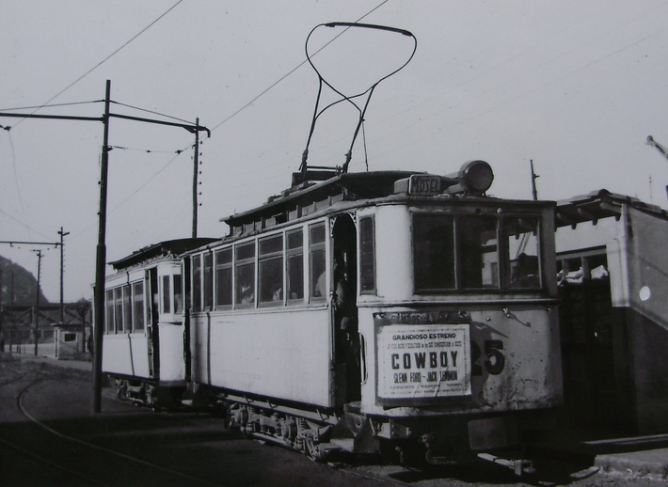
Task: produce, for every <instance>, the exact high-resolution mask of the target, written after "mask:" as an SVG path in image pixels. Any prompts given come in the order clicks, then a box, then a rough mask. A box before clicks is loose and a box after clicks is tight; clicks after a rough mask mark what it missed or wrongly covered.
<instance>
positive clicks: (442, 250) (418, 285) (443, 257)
mask: <svg viewBox="0 0 668 487" xmlns="http://www.w3.org/2000/svg"><path fill="white" fill-rule="evenodd" d="M454 249H455V246H454V225H453V219H452V217H448V216H441V215H415V218H414V220H413V252H414V259H413V263H414V265H415V290H416V291H438V290H443V289H454V287H455V257H454Z"/></svg>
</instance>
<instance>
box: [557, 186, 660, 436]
mask: <svg viewBox="0 0 668 487" xmlns="http://www.w3.org/2000/svg"><path fill="white" fill-rule="evenodd" d="M555 216H556V226H557V230H556V250H557V269H558V271H559V273H558V279H559V290H560V298H561V304H560V320H561V347H562V362H563V374H564V405H565V407H564V413H565V416H566V418H565V419H566V420H567V422H568V423H569V424H571V425H572V426H574V427H575V428H578V429H582V430H589V431H596V432H607V433H610V434H641V435H642V434H653V433H665V432H668V414H666V410H667V406H668V360H667V359H666V353H667V352H668V295H667V293H666V291H667V290H668V252H666V243H667V242H668V212H666V211H665V210H663V209H661V208H659V207H656V206H653V205H649V204H646V203H643V202H641V201H639V200H637V199H635V198H631V197H627V196H621V195H616V194H612V193H609V192H608V191H606V190H601V191H597V192H593V193H590V194H588V195H585V196H578V197H574V198H572V199H569V200H567V201H561V202H559V203H558V204H557V207H556V213H555Z"/></svg>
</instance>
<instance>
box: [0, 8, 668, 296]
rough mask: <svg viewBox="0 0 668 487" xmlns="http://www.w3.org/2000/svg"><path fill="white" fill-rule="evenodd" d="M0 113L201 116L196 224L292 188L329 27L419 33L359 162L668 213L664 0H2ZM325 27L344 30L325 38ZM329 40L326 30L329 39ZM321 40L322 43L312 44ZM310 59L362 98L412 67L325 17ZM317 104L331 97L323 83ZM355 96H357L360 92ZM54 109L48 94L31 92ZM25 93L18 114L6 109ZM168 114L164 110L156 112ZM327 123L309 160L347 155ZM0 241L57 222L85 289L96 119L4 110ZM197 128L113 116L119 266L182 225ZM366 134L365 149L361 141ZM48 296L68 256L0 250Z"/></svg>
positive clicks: (340, 118)
mask: <svg viewBox="0 0 668 487" xmlns="http://www.w3.org/2000/svg"><path fill="white" fill-rule="evenodd" d="M0 9H1V11H2V15H0V87H1V88H0V113H38V114H44V115H73V116H83V117H101V116H102V114H103V112H104V104H103V103H102V100H103V99H104V97H105V85H106V81H107V80H110V81H111V100H112V105H111V111H112V113H117V114H125V115H131V116H136V117H144V118H152V119H155V120H167V121H173V122H178V123H184V122H187V123H192V124H194V123H195V121H196V119H198V118H199V123H200V124H201V125H203V126H205V127H207V128H208V129H210V130H211V137H210V138H208V137H207V136H206V133H202V135H201V144H200V146H199V152H200V154H201V156H200V162H201V164H200V166H199V171H198V172H199V174H198V179H199V182H200V184H199V185H198V193H201V194H199V195H198V199H199V202H200V204H201V206H200V207H199V208H198V235H199V236H202V237H204V236H207V237H223V236H225V235H226V234H227V232H228V229H227V227H226V225H225V224H224V223H222V222H220V219H221V218H224V217H226V216H229V215H231V214H233V213H235V212H241V211H246V210H249V209H251V208H253V207H255V206H257V205H260V204H262V203H263V202H265V201H266V200H267V198H268V197H269V196H271V195H275V194H278V193H280V192H281V191H282V190H284V189H286V188H287V187H289V185H290V180H291V173H292V172H294V171H297V170H298V169H299V166H300V163H301V158H302V152H303V151H304V149H305V147H306V142H307V138H308V134H309V129H310V126H311V120H312V116H313V112H314V107H315V100H316V95H317V92H318V76H317V75H316V73H315V71H314V70H313V69H312V68H311V66H310V65H309V64H308V63H306V62H305V61H306V54H305V42H306V39H307V37H308V36H309V33H310V32H311V31H312V30H313V29H314V28H315V27H316V26H318V25H320V24H323V23H328V22H356V21H360V22H365V23H370V24H378V25H386V26H392V27H396V28H400V29H405V30H408V31H410V32H412V33H413V35H414V36H415V38H416V39H417V51H416V53H415V55H414V57H413V58H412V60H411V62H410V63H409V64H408V65H407V66H406V67H405V68H404V69H403V70H401V71H399V72H398V73H396V74H395V75H393V76H391V77H389V78H387V79H385V80H384V81H382V82H381V83H380V84H379V85H378V86H377V88H376V89H375V91H374V93H373V96H372V98H371V100H370V101H369V106H368V109H367V112H366V116H365V122H364V137H362V136H361V135H360V136H359V137H358V139H357V141H356V143H355V146H354V149H353V159H352V162H351V164H350V167H349V170H350V171H366V170H367V166H368V170H371V171H376V170H395V169H401V170H416V171H428V172H431V173H435V174H451V173H454V172H456V171H457V170H458V169H459V167H460V166H461V165H462V164H463V163H464V162H466V161H469V160H474V159H483V160H485V161H487V162H489V163H490V164H491V165H492V167H493V169H494V171H495V180H494V185H493V186H492V188H491V189H490V191H489V193H491V194H493V195H495V196H499V197H507V198H526V199H530V198H531V197H532V187H531V173H530V161H533V164H534V167H535V171H536V173H537V174H538V175H539V176H540V177H539V178H538V179H537V180H536V185H537V190H538V196H539V198H540V199H547V200H563V199H567V198H570V197H572V196H575V195H582V194H586V193H589V192H591V191H595V190H599V189H602V188H605V189H607V190H609V191H612V192H615V193H620V194H623V195H628V196H634V197H637V198H640V199H641V200H643V201H646V202H648V203H653V204H655V205H658V206H661V207H663V208H666V207H668V198H667V192H666V185H668V160H666V158H664V157H663V156H662V155H661V154H660V153H659V152H658V151H657V150H656V149H655V148H653V147H650V146H648V145H647V144H646V143H645V142H646V139H647V136H648V135H652V136H653V137H654V139H655V140H656V141H657V142H659V143H663V144H664V145H668V123H667V122H668V98H667V96H666V95H667V94H668V89H667V88H668V63H667V62H666V59H668V55H667V54H668V2H666V1H659V0H635V1H633V2H631V1H628V0H620V1H611V0H606V1H594V0H587V1H582V0H560V1H556V0H555V1H543V0H507V1H503V2H493V1H487V0H467V1H466V2H462V1H459V0H354V1H353V0H336V1H335V0H301V1H296V0H284V1H281V2H268V1H259V0H247V1H244V2H239V1H231V0H181V1H178V0H145V1H142V2H136V1H133V0H107V1H105V2H91V1H88V0H62V1H59V2H53V1H51V0H25V1H21V2H10V1H8V0H0ZM334 38H335V40H333V41H332V39H334ZM330 41H332V42H330ZM323 46H324V48H323V49H322V51H319V52H317V54H314V53H316V51H318V50H319V49H320V48H321V47H323ZM308 47H309V52H310V53H311V54H314V56H313V58H312V60H313V63H314V64H315V65H316V67H317V68H318V71H320V72H321V74H322V75H323V76H324V77H325V79H326V80H327V81H328V82H330V83H331V84H332V85H333V86H334V87H335V88H337V90H339V91H341V92H342V93H344V94H348V95H350V94H356V93H359V92H362V91H364V90H366V89H367V88H368V87H369V86H370V85H371V84H373V83H375V82H376V81H377V80H378V79H379V78H381V77H383V76H385V75H386V74H389V73H390V72H392V71H394V70H395V69H396V68H398V67H399V66H401V65H402V64H403V63H404V62H405V61H406V60H407V59H408V58H409V57H410V55H411V52H412V49H413V44H412V40H411V38H410V37H407V36H402V35H400V34H395V33H391V32H385V31H378V30H367V29H360V28H353V29H348V30H345V29H344V28H341V27H339V28H327V27H318V28H317V29H315V30H314V31H313V34H312V36H311V37H310V40H309V46H308ZM323 99H324V100H326V101H333V100H335V99H336V98H335V97H334V96H333V93H332V92H331V91H328V90H327V89H325V90H323ZM361 100H362V104H363V103H364V102H365V99H364V98H361ZM43 105H57V106H51V107H45V108H39V109H38V108H37V107H41V106H43ZM12 109H18V110H12ZM163 115H166V116H169V117H171V118H165V117H164V116H163ZM356 116H357V114H356V111H355V109H354V107H352V105H350V104H347V103H340V104H337V105H335V107H334V108H332V109H330V110H328V111H326V112H325V113H324V114H323V115H322V116H320V117H319V118H318V122H317V124H316V126H315V131H314V135H313V139H312V141H311V143H310V147H309V164H312V165H323V166H336V165H339V166H340V165H343V163H344V162H345V153H346V152H347V151H348V148H349V145H350V143H351V141H352V135H353V132H354V129H355V124H356ZM0 128H1V129H3V130H0V241H29V242H58V241H59V240H60V236H59V234H58V232H59V231H60V229H61V228H62V229H63V231H64V232H67V233H69V234H68V235H67V236H66V237H65V240H64V241H65V246H64V249H65V250H64V254H65V264H64V268H65V272H64V294H65V301H76V300H78V299H80V298H82V297H84V298H91V297H92V288H91V286H92V284H93V283H94V280H95V253H96V245H97V241H98V211H99V204H100V191H99V185H98V182H99V179H100V155H101V148H102V145H103V125H102V123H100V122H97V121H69V120H42V119H26V118H24V119H19V118H9V117H0ZM194 143H195V138H194V135H193V134H192V133H190V132H188V131H187V130H184V129H183V128H180V127H171V126H166V125H157V124H149V123H141V122H136V121H129V120H121V119H117V118H113V119H112V120H111V121H110V123H109V145H110V146H111V147H113V149H112V150H111V151H110V153H109V180H108V199H107V211H108V215H107V216H108V218H107V227H106V245H107V261H114V260H117V259H120V258H122V257H125V256H126V255H129V254H130V253H132V252H133V251H134V250H137V249H139V248H141V247H144V246H146V245H149V244H153V243H157V242H160V241H163V240H168V239H174V238H186V237H190V236H191V233H192V212H193V209H192V182H193V160H192V156H193V154H194V148H193V146H194ZM365 147H366V150H365ZM37 249H41V250H42V255H43V258H42V270H41V281H42V288H43V291H44V293H45V295H46V297H47V299H49V301H51V302H58V300H59V290H60V250H59V249H57V248H55V247H53V246H50V247H49V246H42V245H27V244H22V245H14V246H11V247H10V246H9V245H7V244H0V255H2V256H4V257H6V258H9V259H10V260H12V261H14V262H16V263H18V264H20V265H22V266H23V267H25V268H26V269H28V270H29V271H30V272H32V273H33V274H35V275H36V274H37V255H36V252H33V250H37Z"/></svg>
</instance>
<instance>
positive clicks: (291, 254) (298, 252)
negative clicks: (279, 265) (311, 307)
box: [285, 226, 307, 305]
mask: <svg viewBox="0 0 668 487" xmlns="http://www.w3.org/2000/svg"><path fill="white" fill-rule="evenodd" d="M297 234H300V235H301V245H300V246H298V247H292V248H291V247H290V237H291V236H293V235H297ZM305 234H306V232H304V227H303V226H300V227H298V228H293V229H291V230H288V231H286V232H285V291H286V292H285V300H286V302H287V304H288V305H296V304H299V303H304V302H305V299H306V296H307V294H306V282H307V279H306V275H307V274H306V271H307V268H306V262H305V256H306V252H305V248H306V242H305ZM299 257H301V277H299V283H300V284H301V296H298V297H296V298H291V297H290V296H291V295H292V287H291V283H292V281H291V279H290V278H291V276H292V274H291V272H290V270H291V267H290V262H291V261H292V259H293V258H297V259H298V258H299Z"/></svg>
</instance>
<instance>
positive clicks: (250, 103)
mask: <svg viewBox="0 0 668 487" xmlns="http://www.w3.org/2000/svg"><path fill="white" fill-rule="evenodd" d="M389 1H390V0H383V1H382V2H381V3H379V4H378V5H376V6H375V7H374V8H372V9H371V10H369V11H368V12H367V13H365V14H364V15H362V16H361V17H360V18H359V19H357V20H356V21H355V23H357V22H359V21H361V20H363V19H364V18H366V17H368V16H369V15H371V14H372V13H373V12H375V11H376V10H378V9H379V8H380V7H382V6H383V5H385V4H386V3H387V2H389ZM347 30H348V29H344V30H343V31H341V33H339V34H337V35H336V36H334V37H333V38H332V39H331V40H330V41H329V42H327V43H326V44H325V45H323V46H322V47H321V48H320V49H318V50H317V51H315V52H314V53H313V54H312V55H311V57H313V56H315V55H317V54H318V53H319V52H320V51H322V50H323V49H325V48H326V47H327V46H329V45H330V44H331V43H332V42H334V41H335V40H336V39H338V38H339V37H341V36H342V35H343V34H345V33H346V31H347ZM307 63H308V59H304V60H303V61H302V62H301V63H299V64H298V65H297V66H295V67H294V68H292V69H291V70H290V71H288V72H287V73H286V74H284V75H283V76H281V77H280V78H279V79H278V80H276V81H274V82H273V83H272V84H271V85H269V87H268V88H266V89H265V90H263V91H261V92H260V93H259V94H258V95H256V96H255V97H253V98H252V99H251V100H250V101H249V102H248V103H246V104H245V105H244V106H242V107H241V108H239V109H238V110H237V111H236V112H234V113H232V114H231V115H230V116H228V117H227V118H225V119H224V120H223V121H222V122H220V123H219V124H217V125H215V126H214V127H213V128H212V129H211V131H212V132H213V131H214V130H216V129H217V128H218V127H220V126H221V125H223V124H224V123H226V122H228V121H229V120H230V119H232V118H234V117H236V116H237V115H238V114H239V113H241V112H242V111H244V110H245V109H246V108H248V107H249V106H251V105H252V104H253V103H255V101H257V100H258V99H259V98H260V97H262V96H263V95H265V94H266V93H267V92H269V91H270V90H272V89H273V88H274V87H276V85H278V84H279V83H280V82H281V81H283V80H284V79H286V78H287V77H288V76H290V75H291V74H293V73H294V72H295V71H297V70H298V69H299V68H301V67H302V66H304V65H305V64H307Z"/></svg>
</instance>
